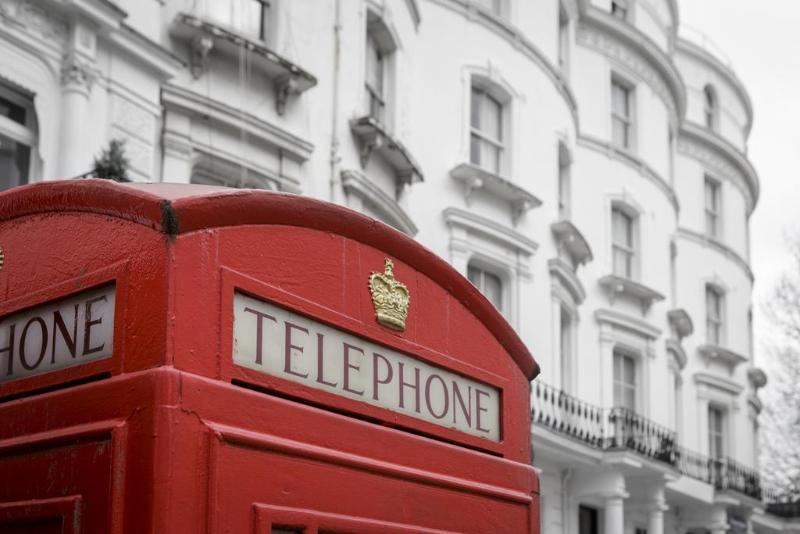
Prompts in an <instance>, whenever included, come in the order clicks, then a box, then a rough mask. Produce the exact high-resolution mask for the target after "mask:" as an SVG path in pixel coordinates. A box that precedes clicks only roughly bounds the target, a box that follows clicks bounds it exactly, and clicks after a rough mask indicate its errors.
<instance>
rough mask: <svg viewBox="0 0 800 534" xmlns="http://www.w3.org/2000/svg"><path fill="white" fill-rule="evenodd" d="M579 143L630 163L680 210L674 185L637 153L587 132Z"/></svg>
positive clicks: (581, 135) (582, 135)
mask: <svg viewBox="0 0 800 534" xmlns="http://www.w3.org/2000/svg"><path fill="white" fill-rule="evenodd" d="M578 145H580V146H583V147H586V148H589V149H591V150H594V151H596V152H599V153H601V154H603V155H604V156H607V157H610V158H613V159H615V160H617V161H621V162H622V163H625V164H627V165H629V166H630V167H632V168H633V170H635V171H636V172H638V173H639V174H640V175H641V176H644V177H645V178H647V179H648V180H650V182H652V183H653V185H655V186H656V187H657V188H658V189H660V190H661V192H662V193H664V195H665V196H666V197H667V200H669V202H670V204H672V209H673V210H675V213H678V212H679V211H680V204H679V202H678V195H676V194H675V190H674V189H672V186H671V185H670V184H669V183H667V181H666V180H664V178H663V177H662V176H661V175H660V174H658V172H656V170H655V169H653V167H651V166H650V165H648V164H647V162H645V161H644V160H643V159H642V158H640V157H638V156H637V155H636V154H633V153H632V152H630V151H628V150H625V149H623V148H620V147H618V146H616V145H614V144H613V143H611V142H609V141H604V140H603V139H598V138H597V137H594V136H591V135H586V134H580V135H579V136H578Z"/></svg>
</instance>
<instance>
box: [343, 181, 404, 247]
mask: <svg viewBox="0 0 800 534" xmlns="http://www.w3.org/2000/svg"><path fill="white" fill-rule="evenodd" d="M342 187H343V188H344V190H345V191H347V192H348V193H350V194H354V195H357V196H359V197H361V198H362V199H364V200H367V201H368V202H370V203H371V204H372V205H373V206H375V207H376V209H377V210H378V211H379V212H380V213H381V214H382V215H383V219H384V222H386V223H387V224H389V225H390V226H393V227H394V228H397V229H398V230H400V231H401V232H404V233H406V234H408V235H410V236H414V235H416V233H417V225H415V224H414V221H413V220H412V219H411V217H409V216H408V214H407V213H406V212H405V211H404V210H403V208H401V207H400V205H399V204H398V203H397V201H396V200H395V199H393V198H392V197H391V196H390V195H387V194H386V193H385V192H383V190H382V189H381V188H380V187H378V186H377V185H375V184H374V183H373V182H372V181H371V180H368V179H367V177H366V176H364V174H363V173H361V172H359V171H356V170H352V169H349V170H343V171H342Z"/></svg>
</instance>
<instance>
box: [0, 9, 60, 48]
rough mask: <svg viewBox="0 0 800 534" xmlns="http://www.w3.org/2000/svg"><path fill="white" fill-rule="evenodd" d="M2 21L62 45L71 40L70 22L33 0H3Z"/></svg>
mask: <svg viewBox="0 0 800 534" xmlns="http://www.w3.org/2000/svg"><path fill="white" fill-rule="evenodd" d="M0 21H2V22H3V23H5V24H7V25H9V26H12V27H17V28H25V29H28V30H31V31H33V32H35V33H37V34H38V35H39V37H42V38H44V39H46V40H48V41H50V42H53V41H55V42H58V43H60V44H62V45H64V44H66V43H67V41H68V40H69V23H68V22H67V21H66V20H64V19H62V18H61V17H58V16H57V15H55V13H54V12H53V11H52V10H48V9H45V8H44V7H42V5H41V2H33V1H31V0H2V1H1V2H0Z"/></svg>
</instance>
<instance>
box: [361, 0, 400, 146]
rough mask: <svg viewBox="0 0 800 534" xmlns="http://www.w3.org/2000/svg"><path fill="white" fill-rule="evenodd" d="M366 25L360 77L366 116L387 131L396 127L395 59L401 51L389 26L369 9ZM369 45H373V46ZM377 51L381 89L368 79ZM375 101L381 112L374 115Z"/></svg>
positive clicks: (373, 10)
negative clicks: (370, 66) (369, 58)
mask: <svg viewBox="0 0 800 534" xmlns="http://www.w3.org/2000/svg"><path fill="white" fill-rule="evenodd" d="M366 13H367V14H366V17H365V18H366V25H365V27H364V34H363V35H364V41H363V42H364V52H363V55H362V58H363V61H364V64H363V68H362V71H361V74H362V76H363V78H364V85H363V87H364V89H363V90H364V95H363V98H364V104H363V105H364V115H365V116H367V117H371V118H372V119H374V120H375V121H376V122H378V123H379V124H380V125H382V126H383V127H384V128H386V129H387V130H391V129H392V127H393V125H394V100H395V96H396V91H395V77H396V75H395V70H396V65H395V63H396V62H395V56H396V54H397V51H398V49H399V45H398V39H397V37H396V36H395V34H394V33H393V32H392V30H391V29H390V27H389V26H388V25H387V23H386V21H385V20H384V18H383V15H382V14H381V13H379V12H377V11H375V9H372V8H370V7H368V8H367V10H366ZM370 43H373V46H372V47H370ZM371 48H372V49H374V50H375V52H376V53H377V54H378V55H379V57H380V71H381V72H380V73H379V78H380V84H381V87H380V90H378V88H376V87H372V85H371V84H370V76H369V72H368V69H369V63H370V62H369V60H368V55H369V53H370V50H371ZM373 98H374V99H376V100H377V101H378V102H379V103H380V110H381V111H380V113H378V114H376V113H373V105H372V104H373Z"/></svg>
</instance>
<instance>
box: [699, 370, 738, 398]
mask: <svg viewBox="0 0 800 534" xmlns="http://www.w3.org/2000/svg"><path fill="white" fill-rule="evenodd" d="M694 383H695V384H702V385H705V386H709V387H711V388H714V389H716V390H719V391H723V392H725V393H727V394H729V395H733V396H738V395H739V393H741V392H742V391H743V390H744V386H742V385H741V384H737V383H736V382H734V381H733V380H730V379H727V378H724V377H721V376H716V375H712V374H708V373H702V372H698V373H695V374H694Z"/></svg>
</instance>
